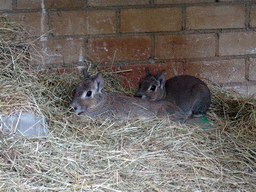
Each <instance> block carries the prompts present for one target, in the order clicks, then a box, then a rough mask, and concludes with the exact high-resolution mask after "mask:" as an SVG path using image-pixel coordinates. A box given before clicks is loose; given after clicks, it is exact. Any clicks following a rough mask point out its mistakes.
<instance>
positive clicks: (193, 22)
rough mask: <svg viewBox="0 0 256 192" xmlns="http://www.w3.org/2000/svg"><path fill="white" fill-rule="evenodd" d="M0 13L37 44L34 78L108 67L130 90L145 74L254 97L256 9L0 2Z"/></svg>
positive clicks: (138, 1)
mask: <svg viewBox="0 0 256 192" xmlns="http://www.w3.org/2000/svg"><path fill="white" fill-rule="evenodd" d="M0 11H1V14H2V15H4V16H6V18H7V19H8V20H10V21H15V22H20V23H21V24H23V25H24V27H25V29H26V30H27V31H28V32H29V33H30V35H31V37H30V38H31V39H32V40H35V41H34V43H35V46H31V47H30V49H31V50H32V51H33V52H34V54H33V55H32V57H33V65H34V66H35V67H36V68H37V69H38V70H41V69H56V68H58V69H59V71H63V72H69V71H73V70H75V69H76V68H77V67H87V66H88V65H96V64H97V65H98V64H100V65H106V66H110V65H111V66H117V67H119V68H120V69H133V71H132V72H127V73H126V76H127V77H129V78H128V83H129V82H134V83H135V84H136V83H138V81H139V80H140V78H141V77H142V76H144V75H145V72H144V68H145V67H146V66H148V67H149V68H150V71H151V72H152V73H158V72H160V71H161V70H165V71H166V77H167V78H170V77H172V76H174V75H181V74H189V75H194V76H197V77H200V78H202V79H203V80H207V79H208V80H210V81H212V82H214V83H220V84H225V85H226V86H228V87H233V88H235V89H236V90H237V91H239V92H241V93H244V94H254V93H255V92H256V87H255V85H256V83H255V80H256V72H255V71H256V52H255V50H256V33H255V32H254V31H255V29H256V1H235V0H233V1H232V0H230V1H229V0H219V1H214V0H129V1H127V0H108V1H104V0H87V1H86V0H72V1H71V0H59V1H50V0H2V1H0Z"/></svg>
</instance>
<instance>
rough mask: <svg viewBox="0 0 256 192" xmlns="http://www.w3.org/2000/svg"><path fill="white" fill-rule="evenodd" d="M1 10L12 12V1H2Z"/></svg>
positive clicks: (0, 3) (0, 2)
mask: <svg viewBox="0 0 256 192" xmlns="http://www.w3.org/2000/svg"><path fill="white" fill-rule="evenodd" d="M0 10H12V1H10V0H2V1H0Z"/></svg>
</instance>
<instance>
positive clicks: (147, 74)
mask: <svg viewBox="0 0 256 192" xmlns="http://www.w3.org/2000/svg"><path fill="white" fill-rule="evenodd" d="M145 71H146V76H149V75H151V74H150V73H149V69H148V67H147V68H146V69H145Z"/></svg>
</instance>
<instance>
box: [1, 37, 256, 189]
mask: <svg viewBox="0 0 256 192" xmlns="http://www.w3.org/2000/svg"><path fill="white" fill-rule="evenodd" d="M18 36H19V35H17V37H18ZM20 36H21V38H22V35H20ZM1 38H2V37H1ZM2 39H3V38H2ZM10 44H11V41H8V40H5V43H4V44H3V43H2V45H1V46H2V47H1V49H0V50H1V53H0V58H1V60H3V61H4V62H3V64H2V65H1V73H0V89H1V90H0V111H1V112H2V113H7V114H9V113H14V112H16V111H21V110H22V111H24V110H32V111H33V112H34V113H35V114H37V115H44V116H46V118H47V123H48V126H49V129H50V133H49V135H48V137H47V139H45V140H42V139H28V138H25V137H22V136H20V135H9V136H1V137H0V146H1V147H0V191H138V192H139V191H152V192H153V191H255V190H256V159H255V157H256V154H255V153H256V141H255V140H256V133H255V101H254V99H252V98H245V97H242V96H241V95H239V94H236V93H234V92H231V91H226V90H223V89H221V88H218V87H211V90H212V96H213V103H212V107H211V112H210V113H209V115H208V118H210V119H211V120H212V121H213V123H214V127H215V128H212V129H210V130H203V129H201V128H199V127H195V126H191V127H187V126H185V125H179V124H177V123H173V122H170V121H169V120H168V119H161V118H152V119H148V120H147V121H136V120H129V121H125V122H119V121H115V120H110V119H105V120H97V121H95V120H92V119H85V118H82V117H79V116H77V115H76V114H74V113H73V111H71V110H70V109H69V108H68V106H69V104H70V101H71V98H70V97H71V95H72V90H73V88H74V86H75V85H76V84H77V82H79V81H80V78H81V75H82V74H78V75H77V74H70V75H56V74H55V73H47V74H40V75H39V74H38V73H37V72H34V70H33V69H32V67H31V66H29V67H25V66H27V65H28V63H27V62H26V59H29V57H28V58H27V55H28V54H27V53H26V52H28V51H27V50H28V49H26V47H27V45H26V43H24V44H22V46H24V47H25V49H22V52H19V51H17V50H16V49H15V46H10ZM6 49H9V51H10V53H11V54H10V55H8V54H7V53H8V52H6V51H5V50H6ZM28 53H29V52H28ZM24 57H25V58H26V59H24ZM13 58H14V59H13ZM89 72H91V74H92V75H94V74H96V73H97V68H93V69H91V70H90V71H89ZM103 74H104V77H105V79H106V85H107V86H106V90H107V91H109V92H118V93H126V94H131V95H132V93H133V92H132V90H125V89H123V88H122V87H121V85H120V82H119V81H118V77H117V76H116V74H115V73H112V72H105V71H104V72H103Z"/></svg>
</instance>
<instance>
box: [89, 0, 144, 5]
mask: <svg viewBox="0 0 256 192" xmlns="http://www.w3.org/2000/svg"><path fill="white" fill-rule="evenodd" d="M143 4H149V0H129V1H127V0H108V1H106V0H88V1H87V5H88V6H122V5H143Z"/></svg>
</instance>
